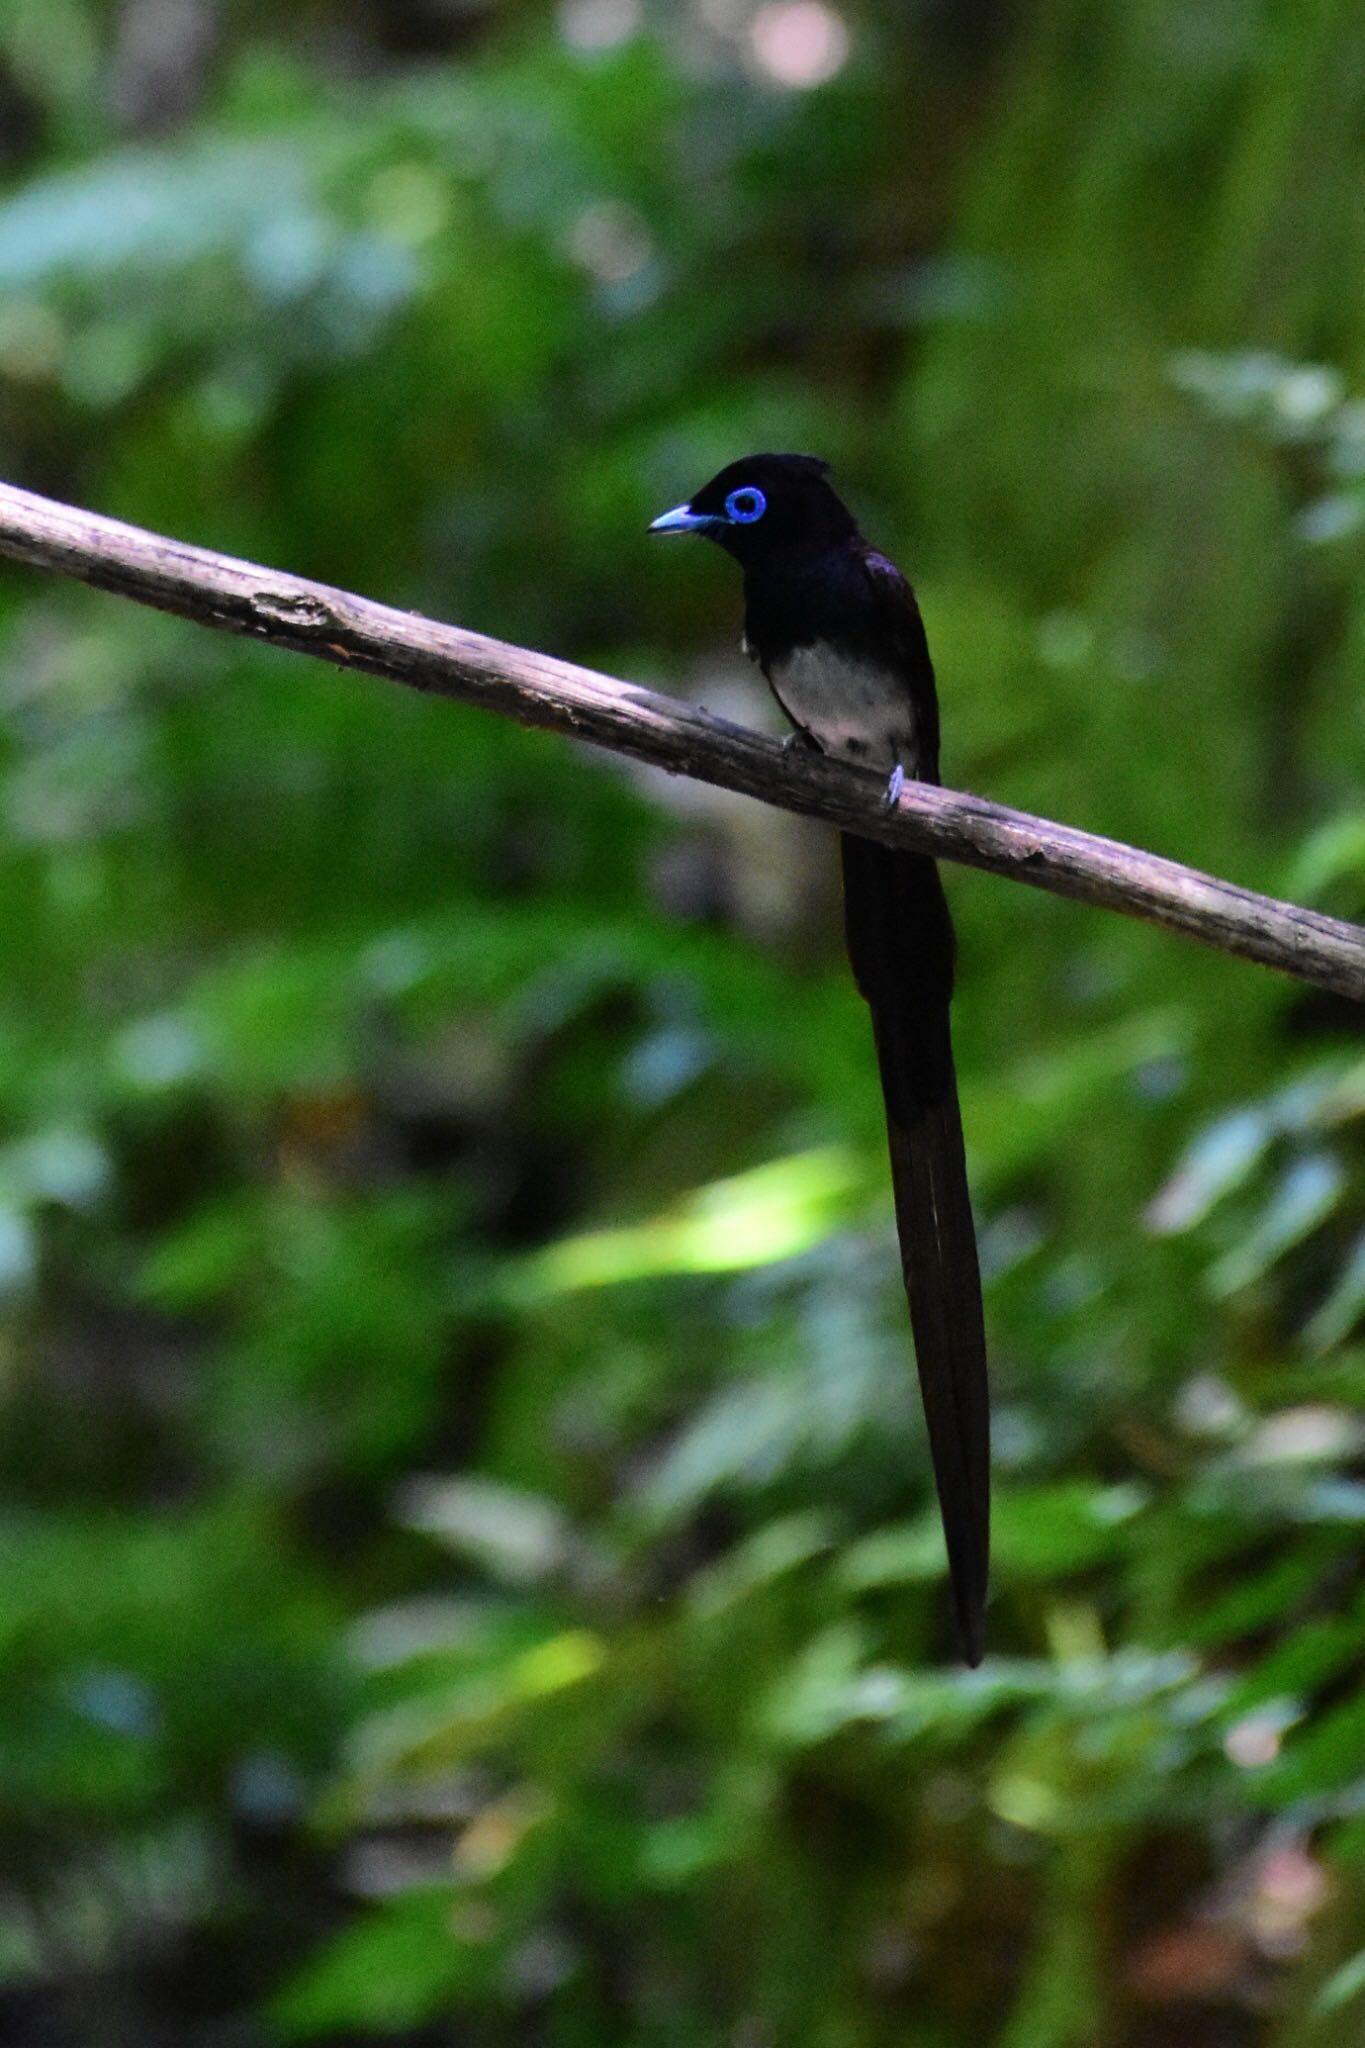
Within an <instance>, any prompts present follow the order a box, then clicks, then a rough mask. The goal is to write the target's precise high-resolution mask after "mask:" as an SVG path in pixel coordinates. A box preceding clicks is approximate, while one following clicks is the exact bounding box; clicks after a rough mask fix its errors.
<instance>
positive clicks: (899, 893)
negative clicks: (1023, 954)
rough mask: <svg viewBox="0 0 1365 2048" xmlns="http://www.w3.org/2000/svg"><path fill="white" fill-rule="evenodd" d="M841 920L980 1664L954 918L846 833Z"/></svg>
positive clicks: (981, 1451)
mask: <svg viewBox="0 0 1365 2048" xmlns="http://www.w3.org/2000/svg"><path fill="white" fill-rule="evenodd" d="M841 852H842V856H843V871H844V924H845V930H846V933H847V939H848V955H849V960H850V963H851V965H852V968H853V975H854V979H855V981H856V982H857V984H858V988H859V991H860V993H861V994H862V996H863V998H864V1000H865V1001H866V1003H867V1005H868V1007H869V1009H870V1010H871V1012H872V1030H873V1035H874V1037H875V1039H876V1045H877V1063H878V1066H879V1067H880V1069H881V1079H882V1093H883V1095H884V1096H885V1098H886V1127H887V1136H888V1138H889V1140H890V1150H891V1181H892V1187H893V1189H894V1193H895V1203H896V1232H897V1235H898V1237H899V1239H900V1251H901V1270H902V1272H903V1274H904V1276H905V1291H906V1295H907V1297H908V1299H909V1303H910V1325H911V1328H912V1330H913V1331H914V1337H915V1358H916V1363H917V1365H918V1368H919V1382H920V1393H921V1395H922V1398H923V1401H924V1413H925V1419H926V1422H927V1424H928V1430H929V1448H930V1453H931V1455H932V1458H933V1463H934V1479H935V1483H936V1485H937V1487H938V1499H939V1508H940V1511H941V1513H942V1516H943V1530H944V1536H945V1538H946V1541H947V1548H948V1569H949V1572H950V1574H951V1578H952V1586H953V1605H954V1608H955V1611H956V1616H957V1627H958V1635H959V1637H960V1639H961V1643H962V1649H963V1653H964V1655H965V1656H966V1658H967V1661H968V1663H969V1664H979V1663H980V1661H981V1652H982V1629H983V1613H984V1608H985V1601H986V1577H987V1568H988V1558H989V1549H990V1408H989V1404H988V1398H987V1385H986V1338H985V1329H984V1324H983V1318H982V1309H981V1278H980V1274H979V1271H978V1268H977V1257H976V1232H975V1230H974V1228H973V1225H972V1209H971V1201H970V1197H969V1195H968V1190H967V1165H966V1159H965V1157H964V1154H963V1146H962V1117H961V1113H960V1111H959V1109H958V1101H957V1076H956V1073H955V1072H954V1069H953V1048H952V1040H951V1037H950V1035H949V1023H948V1006H949V1002H950V1000H951V997H952V993H953V956H954V939H953V926H952V920H951V919H950V917H949V915H948V905H947V901H946V899H945V897H944V894H943V885H942V883H941V882H940V880H939V874H938V869H937V867H936V866H935V864H934V862H933V861H932V860H930V859H929V858H928V856H927V855H925V854H920V853H904V852H901V851H899V850H897V849H893V848H891V847H885V846H878V845H876V844H874V842H873V841H871V840H868V839H859V838H856V837H855V836H854V835H853V834H851V833H845V834H844V835H843V837H842V840H841Z"/></svg>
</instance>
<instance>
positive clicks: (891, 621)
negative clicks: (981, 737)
mask: <svg viewBox="0 0 1365 2048" xmlns="http://www.w3.org/2000/svg"><path fill="white" fill-rule="evenodd" d="M859 566H860V567H861V570H862V573H863V576H864V578H865V579H866V584H867V589H868V591H869V592H870V594H871V598H872V606H871V614H870V616H871V619H872V621H873V630H874V631H875V633H876V635H877V641H878V644H879V646H881V647H884V648H885V647H889V648H890V649H892V651H893V652H894V655H895V659H896V664H897V666H898V667H899V669H900V670H901V673H902V674H903V675H904V677H905V680H906V685H907V687H908V688H909V691H910V694H911V696H912V697H913V699H914V705H915V730H916V736H917V739H918V742H919V754H920V760H919V764H918V766H917V767H916V768H915V769H914V774H915V777H916V780H917V781H919V782H937V781H938V745H939V737H938V692H937V691H936V690H935V688H934V664H933V662H932V660H931V659H930V655H929V641H928V637H927V635H926V634H925V631H924V621H923V619H922V618H921V617H920V610H919V605H918V603H917V601H916V598H915V593H914V591H913V590H912V589H911V588H910V585H909V583H908V582H907V581H906V579H905V577H904V576H902V575H901V572H900V570H899V569H898V568H897V567H896V565H895V563H894V562H889V561H888V560H887V558H886V556H885V555H879V554H878V553H877V550H876V549H875V548H868V547H865V548H863V549H862V550H861V551H860V555H859ZM910 772H911V770H910V764H909V763H908V762H907V763H906V773H907V774H909V773H910Z"/></svg>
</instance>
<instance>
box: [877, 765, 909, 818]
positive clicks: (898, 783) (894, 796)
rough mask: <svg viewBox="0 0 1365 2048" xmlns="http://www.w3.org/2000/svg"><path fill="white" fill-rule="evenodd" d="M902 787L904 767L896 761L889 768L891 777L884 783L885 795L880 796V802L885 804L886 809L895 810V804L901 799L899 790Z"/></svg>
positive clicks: (903, 783)
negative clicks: (890, 768)
mask: <svg viewBox="0 0 1365 2048" xmlns="http://www.w3.org/2000/svg"><path fill="white" fill-rule="evenodd" d="M904 788H905V769H904V768H903V767H902V765H901V763H900V762H899V761H897V763H896V765H895V767H894V768H893V769H892V770H891V779H890V781H889V782H888V783H887V785H886V795H885V796H884V797H883V798H882V803H883V804H884V805H885V807H886V809H887V810H888V811H894V810H895V808H896V805H897V804H898V803H899V802H900V800H901V791H902V790H903V789H904Z"/></svg>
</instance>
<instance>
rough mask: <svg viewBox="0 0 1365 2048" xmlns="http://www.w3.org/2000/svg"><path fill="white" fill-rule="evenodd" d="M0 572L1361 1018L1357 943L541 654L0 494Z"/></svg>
mask: <svg viewBox="0 0 1365 2048" xmlns="http://www.w3.org/2000/svg"><path fill="white" fill-rule="evenodd" d="M0 554H5V555H11V556H13V557H14V559H15V560H16V561H20V562H27V563H29V564H31V565H32V566H33V567H35V568H40V569H50V570H54V571H55V572H56V573H57V574H59V575H62V576H73V577H76V578H77V579H78V580H79V581H81V582H83V583H90V584H94V585H95V586H96V588H98V589H100V590H110V591H113V592H115V593H116V594H117V595H118V596H120V597H130V598H133V599H135V600H136V601H137V602H138V603H139V604H148V605H155V606H156V607H157V608H158V609H159V610H161V611H168V612H176V613H178V614H179V615H180V616H181V617H183V618H187V619H193V620H195V621H196V622H197V623H198V624H199V625H203V626H216V627H218V628H219V629H221V630H222V631H224V632H229V633H246V634H250V635H252V636H253V637H254V638H256V639H261V640H269V641H272V642H274V643H275V645H277V646H280V647H288V648H291V649H293V650H294V651H295V652H296V653H299V654H311V655H314V656H316V657H318V658H319V659H321V660H323V661H331V662H340V663H343V664H344V665H346V666H347V667H350V668H357V669H364V670H366V671H368V672H369V673H370V674H372V675H379V676H386V677H388V678H389V679H390V680H391V681H393V682H397V683H406V684H408V685H409V686H410V687H411V688H413V689H417V690H428V691H431V692H433V693H435V694H436V695H438V696H444V697H454V698H458V699H460V700H461V701H463V702H465V703H470V704H479V705H483V706H484V707H485V708H486V709H487V710H490V711H498V712H501V713H502V714H503V716H504V717H507V718H514V719H516V720H518V721H519V722H520V723H521V724H522V725H539V726H548V727H550V728H551V729H552V730H554V731H556V732H562V733H567V734H568V735H569V736H570V737H571V738H574V739H582V740H591V741H593V742H595V744H597V745H598V746H603V747H610V748H613V749H615V750H617V751H618V752H621V753H625V754H632V755H634V756H635V758H636V759H637V760H641V761H648V762H650V763H652V764H653V765H654V766H655V767H658V768H665V769H668V770H669V771H670V772H672V773H673V774H677V775H691V776H695V777H697V778H698V779H699V780H701V781H703V782H713V783H717V784H719V785H720V787H721V788H723V789H733V790H738V791H739V792H740V793H741V794H742V795H745V796H753V797H758V798H759V799H760V800H761V801H762V802H764V803H770V804H778V805H780V806H781V807H782V808H783V809H784V810H789V811H800V812H803V813H805V814H806V815H807V816H808V817H812V818H819V819H822V820H823V821H824V822H825V823H826V824H829V825H838V826H841V827H843V828H844V829H846V830H849V831H853V832H860V833H862V834H863V835H864V836H865V837H867V838H869V839H878V840H882V841H883V842H884V843H885V844H887V845H888V846H908V847H914V848H916V849H918V850H920V851H922V852H928V853H933V854H937V855H939V856H940V857H941V858H943V859H945V860H954V861H962V862H965V863H966V865H967V866H969V867H976V868H985V869H987V870H988V871H989V872H990V873H992V874H997V875H1005V876H1007V877H1009V878H1010V879H1011V880H1013V881H1018V882H1029V883H1031V884H1032V885H1033V886H1034V887H1035V888H1039V889H1050V890H1052V891H1053V892H1054V894H1056V895H1059V896H1071V897H1074V898H1076V899H1077V901H1079V902H1082V903H1093V904H1097V905H1099V906H1101V907H1102V908H1104V909H1107V910H1118V911H1122V912H1124V913H1125V914H1126V915H1128V916H1130V917H1140V918H1145V919H1146V920H1147V921H1148V922H1149V923H1151V924H1158V925H1164V926H1166V927H1168V928H1169V929H1170V930H1171V931H1177V932H1183V933H1184V934H1185V935H1186V937H1188V938H1193V939H1199V940H1202V941H1203V943H1204V944H1205V945H1209V946H1215V947H1217V948H1219V949H1220V950H1221V951H1222V952H1225V953H1236V954H1240V955H1241V956H1242V957H1243V958H1244V959H1248V960H1257V961H1260V962H1261V963H1262V964H1263V965H1264V966H1267V967H1276V968H1279V969H1281V970H1282V971H1283V972H1284V973H1286V974H1293V975H1297V976H1298V977H1299V979H1300V980H1302V981H1308V982H1314V983H1316V984H1317V985H1318V986H1319V987H1321V988H1326V989H1331V990H1334V991H1335V992H1336V993H1337V994H1339V995H1344V996H1350V997H1353V998H1354V999H1355V1000H1356V1001H1358V1002H1359V1001H1365V929H1362V928H1361V927H1359V926H1357V925H1352V924H1346V923H1344V922H1343V921H1342V920H1340V919H1338V918H1332V917H1324V916H1322V915H1321V914H1320V913H1319V912H1317V911H1312V910H1302V909H1299V908H1297V907H1296V906H1295V905H1294V904H1291V903H1278V902H1276V901H1275V900H1274V899H1273V898H1271V897H1269V896H1258V895H1256V894H1255V893H1254V892H1253V891H1251V890H1250V889H1239V888H1237V887H1235V886H1234V885H1233V884H1232V883H1231V882H1223V881H1219V880H1217V879H1216V878H1215V877H1214V876H1211V875H1203V874H1199V873H1197V872H1196V871H1195V870H1194V869H1193V868H1186V867H1181V866H1180V865H1179V864H1178V863H1177V862H1175V861H1170V860H1161V859H1158V857H1157V856H1156V855H1155V854H1150V853H1142V852H1139V851H1138V850H1137V849H1136V848H1134V847H1131V846H1123V845H1120V844H1119V843H1118V842H1116V841H1114V840H1111V839H1099V838H1095V837H1093V836H1092V835H1091V834H1089V833H1087V832H1076V831H1073V830H1072V829H1071V828H1070V827H1069V826H1066V825H1055V824H1052V823H1050V822H1049V821H1048V820H1047V819H1045V818H1033V817H1030V816H1029V815H1028V814H1027V813H1026V812H1023V811H1012V810H1008V809H1006V808H1005V806H1004V805H1003V804H994V803H989V802H988V801H987V800H986V799H985V798H984V797H976V796H966V795H964V794H962V793H961V792H959V791H957V790H952V789H931V788H927V787H925V786H924V785H923V784H921V783H917V782H907V783H906V785H905V789H904V793H903V794H902V796H901V799H900V803H899V805H898V806H897V808H896V809H895V811H894V812H888V811H887V810H886V809H885V808H884V806H883V803H882V783H881V780H880V778H878V777H876V776H874V775H871V774H869V773H868V772H866V771H865V770H862V769H858V768H854V767H850V766H847V765H845V764H843V763H841V762H837V761H828V760H825V759H824V758H823V757H822V756H820V755H819V754H815V753H810V752H807V751H805V750H804V749H803V750H799V751H795V750H794V751H792V752H791V753H784V752H783V750H782V748H781V746H780V745H779V744H778V742H777V741H775V740H772V739H769V738H767V737H766V736H765V735H763V734H761V733H756V732H750V731H747V730H746V729H745V728H744V727H742V726H737V725H732V724H730V723H729V721H728V720H726V719H722V718H715V717H712V716H711V714H710V713H709V712H706V711H703V710H700V709H699V708H697V707H695V706H693V705H690V704H682V703H677V702H675V701H674V700H673V699H672V698H668V697H661V696H658V695H656V694H655V693H654V692H653V691H651V690H642V689H637V688H636V687H634V686H633V685H631V684H629V683H621V682H616V681H614V680H613V679H612V678H611V677H609V676H602V675H596V674H594V673H593V672H592V671H591V670H590V669H583V668H575V667H574V666H572V665H571V664H570V663H568V662H564V661H556V660H554V659H552V657H551V656H549V655H546V654H535V653H533V652H531V651H530V650H529V649H527V648H524V647H511V646H508V645H507V644H506V643H505V642H503V641H500V640H489V639H485V638H484V637H483V635H482V634H479V633H468V632H465V631H464V630H463V629H462V628H460V627H458V626H443V625H438V624H436V623H434V622H433V621H432V620H430V619H424V618H420V617H417V616H415V615H414V614H412V613H409V612H400V611H393V610H391V609H390V608H389V607H388V606H386V605H380V604H372V603H371V602H370V601H369V600H368V599H367V598H363V597H355V596H353V595H352V594H351V593H350V592H348V591H344V590H331V589H329V588H327V586H326V585H325V584H319V583H306V582H304V581H303V580H302V579H301V578H299V577H297V576H287V575H282V574H280V573H279V572H278V571H276V570H273V569H260V568H257V567H255V566H254V565H253V564H252V563H250V562H239V561H235V560H233V559H232V558H231V557H230V556H227V555H215V554H212V553H210V552H209V550H208V549H206V548H195V547H188V546H186V545H185V544H184V543H182V542H180V541H173V540H166V539H163V538H162V537H161V536H160V535H158V534H153V533H144V532H142V531H140V530H139V529H138V528H137V527H133V526H125V525H123V524H121V523H120V522H119V521H117V520H113V519H103V518H100V517H99V516H97V515H96V514H94V513H90V512H81V511H78V510H77V509H76V508H75V507H73V506H70V505H61V504H57V503H55V502H54V501H53V500H51V499H48V498H40V497H36V496H34V495H33V494H32V493H30V492H27V491H20V490H15V489H13V488H11V487H9V486H7V485H0Z"/></svg>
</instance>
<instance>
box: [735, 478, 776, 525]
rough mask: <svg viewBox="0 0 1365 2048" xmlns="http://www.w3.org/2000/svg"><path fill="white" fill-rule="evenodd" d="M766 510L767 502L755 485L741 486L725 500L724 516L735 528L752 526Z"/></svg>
mask: <svg viewBox="0 0 1365 2048" xmlns="http://www.w3.org/2000/svg"><path fill="white" fill-rule="evenodd" d="M767 509H768V501H767V499H766V498H765V497H764V495H763V493H762V491H760V490H759V488H758V486H757V484H743V485H741V487H740V489H739V490H737V491H731V493H730V495H729V497H728V498H727V499H726V500H725V516H726V518H727V519H731V520H733V521H734V523H735V525H736V526H752V525H753V523H754V521H755V519H761V518H762V517H763V514H764V513H765V512H766V511H767Z"/></svg>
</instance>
